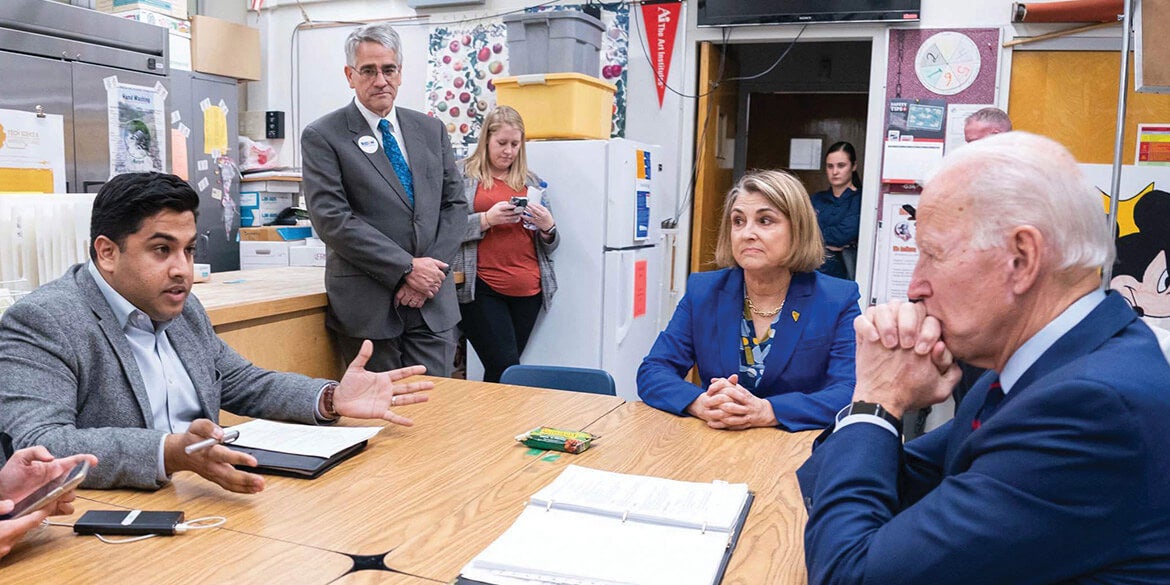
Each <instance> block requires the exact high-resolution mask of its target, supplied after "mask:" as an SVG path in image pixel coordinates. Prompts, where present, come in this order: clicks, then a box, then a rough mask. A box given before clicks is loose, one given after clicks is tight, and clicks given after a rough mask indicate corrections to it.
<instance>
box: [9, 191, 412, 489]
mask: <svg viewBox="0 0 1170 585" xmlns="http://www.w3.org/2000/svg"><path fill="white" fill-rule="evenodd" d="M198 209H199V195H198V194H196V193H195V190H194V189H192V188H191V186H190V185H188V184H187V182H186V181H184V180H182V179H180V178H178V177H176V176H174V175H168V174H163V173H126V174H122V175H118V176H116V177H114V178H112V179H110V180H109V181H108V182H107V183H106V184H105V185H104V186H102V189H101V191H99V192H98V195H97V197H96V198H95V199H94V202H93V215H92V217H91V220H90V242H91V245H90V251H89V253H90V258H91V261H90V262H86V263H84V264H77V265H75V266H73V267H71V268H70V269H69V270H68V271H66V273H65V275H64V276H62V277H61V278H59V279H57V280H54V281H53V282H50V283H48V284H45V285H43V286H41V287H40V288H38V289H36V290H34V291H33V292H32V293H29V294H28V295H27V296H25V297H24V298H23V299H21V300H20V301H17V303H16V304H14V305H13V306H12V307H10V308H9V309H7V310H6V311H4V316H3V318H2V319H0V404H3V405H4V406H3V408H0V444H3V447H4V451H5V453H4V454H5V455H6V456H9V457H11V456H12V453H11V450H12V449H13V448H15V449H21V448H25V447H31V446H33V445H43V446H45V447H46V448H48V450H49V451H50V452H52V453H55V454H58V455H70V454H75V453H93V454H94V455H97V457H98V459H100V460H101V462H102V464H101V466H100V467H97V468H96V469H94V470H92V471H91V472H90V473H89V475H88V476H87V477H86V480H85V482H84V483H83V484H82V485H83V487H88V488H116V487H131V488H143V489H157V488H159V487H162V486H163V485H165V484H166V483H167V482H168V480H169V479H170V477H171V475H172V474H174V473H176V472H179V471H192V472H194V473H197V474H199V475H201V476H203V477H205V478H207V479H209V480H211V481H213V482H215V483H217V484H219V485H221V486H223V487H224V488H227V489H229V490H232V491H236V492H244V493H254V492H258V491H260V490H262V489H263V488H264V479H263V478H261V477H260V476H259V475H255V474H251V473H245V472H243V471H239V470H237V469H235V468H234V467H232V466H233V465H247V466H252V467H254V466H255V465H256V460H255V458H253V457H252V456H250V455H245V454H243V453H238V452H235V451H232V450H230V449H228V448H227V447H224V446H222V445H216V446H213V447H212V448H210V449H204V450H202V451H198V452H196V453H193V454H191V453H186V452H185V451H184V448H185V447H186V446H187V445H190V444H192V443H196V442H199V441H202V440H204V439H208V438H215V439H220V438H222V437H223V431H222V429H220V428H219V426H217V425H216V424H215V421H217V420H219V411H220V408H223V409H224V410H227V411H229V412H233V413H235V414H239V415H243V416H250V417H262V418H272V419H280V420H287V421H292V422H300V423H306V424H323V423H329V422H332V421H334V420H336V419H338V418H339V417H341V416H349V417H354V418H380V419H384V420H387V421H390V422H392V423H397V424H407V425H408V424H411V421H410V419H408V418H405V417H403V416H402V415H400V414H397V413H395V412H394V411H393V410H391V407H395V406H403V405H407V404H414V403H417V402H423V401H425V400H426V399H427V396H426V394H423V393H421V391H424V390H428V389H430V388H431V387H433V384H432V383H431V382H414V383H409V384H398V383H396V382H397V381H398V380H401V379H402V378H405V377H407V376H412V375H415V374H422V373H423V372H424V371H425V368H423V367H422V366H414V367H410V368H402V369H399V370H394V371H391V372H385V373H373V372H369V371H366V369H365V368H364V365H365V363H366V360H367V359H369V357H370V353H371V347H370V344H369V343H368V342H367V343H365V344H363V346H362V348H361V351H359V353H358V356H357V358H356V359H355V360H354V361H353V363H351V364H350V365H349V369H347V370H346V372H345V375H344V376H343V377H342V378H341V382H340V383H337V382H333V381H330V380H319V379H313V378H309V377H307V376H302V375H300V374H286V373H279V372H273V371H269V370H265V369H262V368H258V367H256V366H254V365H252V364H251V363H250V362H249V361H248V360H246V359H244V358H243V357H241V356H240V355H239V354H237V353H236V352H235V351H234V350H232V348H230V347H228V346H227V344H226V343H224V342H223V341H222V340H221V339H220V338H219V337H218V336H216V334H215V331H213V330H212V327H211V321H210V320H209V319H208V317H207V313H206V312H205V311H204V310H203V305H201V304H200V303H199V301H198V300H197V299H196V298H194V297H193V296H191V285H192V280H193V278H194V253H195V240H196V236H197V233H196V230H195V218H196V214H197V213H198Z"/></svg>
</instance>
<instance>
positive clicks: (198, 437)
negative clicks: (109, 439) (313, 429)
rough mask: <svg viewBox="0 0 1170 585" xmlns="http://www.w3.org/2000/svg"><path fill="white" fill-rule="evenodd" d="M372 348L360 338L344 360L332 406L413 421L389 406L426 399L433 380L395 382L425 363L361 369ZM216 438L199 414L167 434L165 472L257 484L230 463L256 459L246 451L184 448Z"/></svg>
mask: <svg viewBox="0 0 1170 585" xmlns="http://www.w3.org/2000/svg"><path fill="white" fill-rule="evenodd" d="M373 351H374V345H373V343H371V342H370V341H369V340H366V341H363V342H362V347H361V349H360V350H359V351H358V355H357V357H355V358H354V360H353V362H351V363H350V364H349V367H348V368H347V369H346V370H345V375H343V376H342V378H341V382H340V383H339V384H338V386H337V388H336V389H335V390H334V393H333V408H334V410H336V411H337V413H338V414H340V415H341V416H348V417H352V418H362V419H382V420H385V421H389V422H391V423H394V424H399V425H403V426H411V425H413V424H414V422H413V421H411V420H410V419H409V418H406V417H404V416H402V415H400V414H398V413H396V412H394V411H393V410H391V407H399V406H406V405H410V404H418V403H420V402H426V401H427V400H428V396H427V394H426V393H425V391H427V390H430V389H432V388H434V387H435V384H434V382H411V383H407V384H399V383H397V382H398V381H399V380H402V379H403V378H408V377H410V376H417V375H421V374H425V373H426V368H425V367H423V366H410V367H407V368H399V369H397V370H391V371H389V372H371V371H368V370H366V368H365V366H366V362H367V361H369V359H370V356H371V355H372V354H373ZM318 410H322V406H321V405H318ZM322 411H323V410H322ZM222 438H223V429H222V428H220V427H219V425H216V424H215V423H213V422H211V421H210V420H207V419H205V418H201V419H197V420H195V421H194V422H192V423H191V426H190V427H188V428H187V432H185V433H173V434H170V435H167V436H166V439H165V440H164V444H163V452H164V453H163V457H164V465H165V466H166V473H167V475H171V474H173V473H175V472H176V471H192V472H194V473H197V474H199V475H201V476H203V477H204V478H206V479H208V480H211V481H213V482H215V483H217V484H219V485H220V486H221V487H223V488H224V489H227V490H230V491H233V492H239V493H245V494H253V493H257V492H259V491H261V490H263V489H264V478H263V477H261V476H259V475H256V474H253V473H247V472H244V471H240V470H238V469H236V468H235V467H233V466H235V465H245V466H248V467H256V465H257V463H256V459H255V458H254V457H252V456H251V455H247V454H244V453H241V452H238V451H233V450H231V449H229V448H227V447H225V446H224V445H214V446H212V447H211V448H210V449H203V450H201V451H196V452H194V453H187V452H186V451H185V450H184V449H185V447H186V446H187V445H190V444H192V443H198V442H199V441H202V440H204V439H216V440H220V439H222Z"/></svg>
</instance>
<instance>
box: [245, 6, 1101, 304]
mask: <svg viewBox="0 0 1170 585" xmlns="http://www.w3.org/2000/svg"><path fill="white" fill-rule="evenodd" d="M536 3H537V0H529V1H527V2H525V1H522V0H488V1H487V2H486V4H485V5H484V6H476V7H471V9H470V10H469V9H468V8H466V7H464V8H452V9H445V10H430V11H424V12H421V13H420V12H416V11H415V10H413V9H411V8H409V7H407V6H406V2H405V0H386V1H380V2H368V1H362V0H316V1H314V0H301V1H300V2H296V1H295V0H271V1H269V2H268V3H267V4H268V7H267V8H265V10H264V11H263V12H261V13H260V14H259V15H255V14H250V15H249V24H252V25H253V26H258V27H259V28H260V29H261V39H262V42H263V46H264V48H265V51H264V64H263V66H264V69H263V70H264V81H263V82H258V83H252V84H249V90H248V104H249V108H250V109H253V110H260V109H267V110H283V111H286V112H290V114H295V112H293V103H294V98H295V97H296V96H297V94H298V91H297V87H298V86H300V87H308V88H311V91H303V92H300V95H299V99H300V100H301V103H302V106H303V109H304V110H305V111H310V110H312V112H313V113H314V114H316V113H323V112H324V111H327V108H326V106H327V105H332V107H340V106H342V105H344V103H345V101H346V100H347V99H348V97H349V96H350V95H352V93H351V91H350V90H349V89H348V87H347V85H346V82H345V78H344V76H343V74H342V66H343V65H344V59H343V57H342V50H341V39H342V38H344V34H345V33H344V31H343V30H342V29H333V31H332V32H324V31H322V30H307V31H306V30H302V31H301V32H299V33H296V36H300V37H301V40H302V41H303V40H304V39H305V38H309V37H312V38H313V39H314V42H315V43H316V42H319V41H320V40H321V39H323V38H326V37H329V36H330V35H335V36H334V37H333V38H336V39H337V40H336V46H335V47H321V46H318V45H315V44H314V45H313V47H314V48H313V50H310V51H307V52H306V54H304V55H303V56H302V57H301V59H300V63H299V64H296V67H294V63H293V60H292V59H290V54H291V51H292V50H293V47H294V30H295V28H296V26H297V25H298V24H299V23H301V22H303V21H304V20H305V16H306V15H307V17H308V18H309V19H311V20H312V21H314V22H326V21H350V22H354V21H364V20H376V19H392V18H410V17H415V16H419V15H427V14H429V15H430V24H442V23H443V22H445V21H452V20H463V19H466V18H469V17H474V16H486V15H494V14H499V13H501V12H505V11H509V10H516V9H520V8H523V7H524V6H528V5H532V4H536ZM564 3H566V4H568V3H580V2H579V1H573V0H568V1H566V2H564ZM692 4H693V2H687V5H685V6H684V9H683V18H684V19H685V20H686V21H687V24H686V25H685V26H680V28H679V32H678V37H677V40H676V47H675V54H674V59H673V61H672V64H671V72H670V79H669V80H668V81H669V84H670V86H671V87H673V88H675V89H677V90H679V91H680V92H682V93H685V94H688V95H694V94H695V93H696V91H698V88H696V87H695V85H696V79H697V74H696V67H697V62H698V59H697V54H698V53H697V46H698V43H699V42H700V41H711V42H716V43H718V42H720V41H721V29H711V28H698V27H696V26H695V24H694V18H693V16H692V15H691V14H690V8H691V5H692ZM1011 5H1012V1H1011V0H979V1H966V2H964V1H959V0H922V21H921V23H919V24H917V25H914V26H918V27H921V28H944V27H1001V26H1002V27H1004V40H1008V39H1011V38H1013V37H1014V36H1034V35H1036V34H1040V33H1043V32H1048V31H1050V30H1053V29H1055V28H1062V27H1066V26H1064V25H1028V26H1012V25H1010V24H1009V22H1010V13H1011ZM302 9H303V11H304V12H303V13H302ZM634 13H637V17H636V19H635V14H634ZM635 23H636V24H635ZM424 29H425V26H424V27H418V28H417V29H416V30H419V31H421V30H424ZM630 29H631V30H630V47H629V56H630V66H629V73H628V75H629V77H628V92H629V93H628V101H627V137H628V138H631V139H633V140H639V141H643V142H648V143H654V144H659V145H661V146H662V148H663V154H664V156H663V158H664V159H666V160H665V161H664V162H665V163H666V165H665V168H664V176H668V177H674V180H673V181H672V182H671V184H670V185H669V188H670V192H669V193H665V194H664V197H662V199H663V200H667V202H668V203H669V205H670V206H671V207H674V206H675V201H676V198H677V197H678V196H679V194H685V193H686V190H687V187H688V184H689V179H690V169H691V165H692V164H693V158H694V157H693V144H694V133H695V109H696V107H695V101H694V100H693V99H690V98H685V99H684V98H680V97H679V96H677V95H675V94H674V93H671V92H669V91H668V92H667V94H666V99H665V102H664V104H663V106H662V108H661V109H660V108H659V107H658V100H657V93H656V91H655V88H654V82H653V80H654V78H653V73H652V71H651V69H650V66H649V64H648V62H647V60H646V57H645V55H644V53H643V52H642V50H641V48H640V43H642V42H643V40H642V38H641V14H640V11H639V9H638V7H637V6H636V5H635V6H631V26H630ZM887 29H888V27H886V26H884V25H878V24H853V25H813V26H809V27H808V29H807V30H806V31H805V33H804V34H803V36H802V37H801V40H802V41H805V40H807V41H826V40H859V41H869V42H871V43H872V48H873V49H872V50H873V53H872V56H871V64H870V87H869V128H868V129H867V135H868V141H867V144H866V149H865V150H866V152H867V153H869V156H878V155H880V153H881V138H882V136H883V135H884V132H883V129H882V128H881V124H882V123H883V111H884V107H885V104H884V101H885V79H886V66H887V55H886V48H885V47H886V40H885V39H886V31H887ZM402 30H406V28H405V25H404V28H403V29H402ZM798 30H799V27H798V26H794V25H784V26H756V27H737V28H733V29H730V32H731V37H730V42H732V43H746V42H777V43H782V42H786V41H790V40H791V39H792V38H794V37H795V35H796V33H797V31H798ZM1087 35H1088V36H1097V37H1114V38H1116V37H1117V35H1118V32H1117V30H1116V27H1113V28H1110V29H1104V30H1100V31H1094V32H1090V33H1087ZM407 36H409V37H410V38H414V39H417V38H419V37H417V36H415V35H414V34H410V35H404V37H407ZM327 44H332V43H327ZM404 53H405V60H406V61H405V63H404V82H403V87H402V89H401V90H400V92H399V96H400V97H399V103H401V104H403V105H406V106H408V107H415V108H420V107H422V106H423V105H424V103H425V102H424V97H423V86H424V83H425V76H426V47H425V44H424V45H420V46H408V47H404ZM1010 64H1011V61H1010V51H1004V54H1003V56H1002V57H1001V63H1000V81H1001V83H1000V96H1001V98H1000V104H1001V105H1004V104H1005V103H1006V99H1007V92H1008V87H1007V80H1008V79H1009V72H1010ZM294 74H296V75H300V76H301V81H300V83H294V80H293V75H294ZM328 109H331V108H328ZM291 118H292V116H291V115H290V119H291ZM311 121H312V120H311V119H304V118H303V117H302V119H301V120H300V121H299V122H300V123H299V126H300V127H303V126H304V125H305V124H308V123H309V122H311ZM288 130H289V138H290V139H289V140H288V141H286V142H291V141H294V140H295V139H296V137H297V136H299V133H300V128H299V127H295V126H293V124H292V123H291V122H290V125H289V129H288ZM290 146H291V145H285V147H284V148H283V149H282V159H283V160H284V161H285V162H286V163H288V164H292V163H293V159H292V157H291V151H292V150H293V149H292V148H290ZM874 162H876V159H875V160H874ZM866 167H867V168H871V169H874V168H876V164H867V165H866ZM878 188H879V185H878V184H877V182H876V181H868V182H866V185H865V193H864V194H863V197H864V201H865V202H866V205H865V207H864V209H863V213H862V226H863V228H862V229H863V231H862V234H861V244H860V250H859V254H858V256H859V259H858V274H859V275H868V274H869V273H870V272H871V270H872V268H871V255H872V240H873V236H874V233H873V232H874V230H873V227H872V226H873V225H874V223H875V219H876V202H877V191H878ZM689 205H690V203H689V200H687V201H685V202H683V204H682V207H684V208H688V213H686V214H684V216H683V217H682V218H681V221H680V224H679V230H678V238H679V242H678V244H679V247H678V251H679V253H678V254H677V258H676V262H675V270H676V273H677V275H678V276H677V278H676V282H677V283H678V287H679V288H680V289H681V287H682V285H683V284H684V283H685V274H686V270H687V266H688V253H687V250H688V249H689V235H690V227H689V224H690V217H689ZM867 226H868V227H867ZM859 280H860V281H861V282H860V285H861V287H862V297H863V298H866V297H867V295H868V292H869V290H868V289H869V282H868V278H866V277H865V276H862V277H860V278H859ZM680 293H681V291H675V294H673V295H672V298H670V299H668V302H667V303H664V305H665V306H666V314H667V315H669V313H670V310H671V309H672V307H673V304H674V301H677V300H678V298H679V294H680Z"/></svg>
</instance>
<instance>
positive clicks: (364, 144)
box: [358, 136, 378, 154]
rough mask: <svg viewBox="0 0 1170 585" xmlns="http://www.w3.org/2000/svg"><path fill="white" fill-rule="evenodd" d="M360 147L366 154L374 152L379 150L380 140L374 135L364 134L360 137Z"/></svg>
mask: <svg viewBox="0 0 1170 585" xmlns="http://www.w3.org/2000/svg"><path fill="white" fill-rule="evenodd" d="M358 148H360V149H362V152H364V153H366V154H374V153H375V152H378V141H377V140H374V137H373V136H362V137H361V138H358Z"/></svg>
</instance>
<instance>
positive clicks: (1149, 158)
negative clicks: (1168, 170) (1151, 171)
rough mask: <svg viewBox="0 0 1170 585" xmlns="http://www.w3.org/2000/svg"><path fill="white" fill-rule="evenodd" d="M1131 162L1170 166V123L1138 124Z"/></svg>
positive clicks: (1144, 164)
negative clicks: (1135, 144)
mask: <svg viewBox="0 0 1170 585" xmlns="http://www.w3.org/2000/svg"><path fill="white" fill-rule="evenodd" d="M1134 158H1135V159H1137V160H1135V161H1134V163H1133V164H1135V165H1143V166H1162V167H1165V166H1170V124H1138V136H1137V149H1136V150H1135V153H1134Z"/></svg>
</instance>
